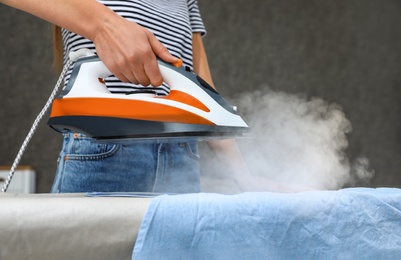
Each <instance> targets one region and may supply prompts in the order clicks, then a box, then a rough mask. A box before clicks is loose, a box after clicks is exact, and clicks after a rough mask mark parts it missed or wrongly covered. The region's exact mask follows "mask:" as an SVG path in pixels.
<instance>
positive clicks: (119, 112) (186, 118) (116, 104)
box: [50, 98, 215, 125]
mask: <svg viewBox="0 0 401 260" xmlns="http://www.w3.org/2000/svg"><path fill="white" fill-rule="evenodd" d="M58 116H102V117H117V118H128V119H139V120H148V121H160V122H177V123H185V124H204V125H215V124H214V123H213V122H211V121H209V120H207V119H205V118H203V117H201V116H199V115H196V114H194V113H191V112H187V111H185V110H182V109H180V108H176V107H171V106H167V105H164V104H157V103H150V102H146V101H142V100H129V99H117V98H62V99H56V100H54V101H53V106H52V111H51V114H50V117H58Z"/></svg>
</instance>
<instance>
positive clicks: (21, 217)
mask: <svg viewBox="0 0 401 260" xmlns="http://www.w3.org/2000/svg"><path fill="white" fill-rule="evenodd" d="M400 201H401V189H389V188H381V189H370V188H350V189H344V190H339V191H310V192H301V193H294V194H281V193H272V192H264V193H252V192H251V193H242V194H237V195H222V194H213V193H199V194H182V195H162V196H156V197H154V198H153V197H148V198H141V197H137V196H134V197H133V196H132V194H116V195H113V194H92V197H88V196H86V195H85V194H74V195H73V194H35V195H16V194H1V195H0V259H7V260H13V259H33V260H36V259H61V260H63V259H77V260H79V259H100V260H102V259H131V257H132V255H133V259H141V260H142V259H191V260H193V259H209V258H210V259H401V225H400V223H401V202H400ZM227 257H228V258H227ZM383 257H384V258H383Z"/></svg>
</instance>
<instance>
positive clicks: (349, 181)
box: [203, 87, 374, 192]
mask: <svg viewBox="0 0 401 260" xmlns="http://www.w3.org/2000/svg"><path fill="white" fill-rule="evenodd" d="M232 103H233V104H236V105H237V106H238V108H239V112H240V114H241V116H242V117H243V118H244V119H245V121H246V122H247V123H248V124H249V125H250V127H251V129H252V137H251V138H246V139H238V140H237V142H238V144H239V146H240V149H241V152H242V154H243V156H244V159H245V161H246V163H247V167H248V169H249V171H250V173H251V175H253V176H258V177H266V178H268V179H270V180H274V181H278V182H283V183H287V184H295V185H302V186H308V187H311V188H313V189H339V188H342V187H344V186H353V185H355V184H361V183H367V182H368V181H369V180H370V179H371V178H372V177H373V174H374V171H373V170H371V169H369V161H368V159H366V158H357V159H355V160H354V161H352V162H351V161H350V160H349V159H348V157H347V155H346V149H347V147H348V141H347V135H346V134H347V133H349V132H350V131H351V130H352V128H351V123H350V122H349V120H348V119H347V118H346V117H345V115H344V113H343V111H342V109H341V107H340V106H339V105H337V104H328V103H327V102H325V101H324V100H322V99H320V98H313V99H307V98H306V97H305V96H302V95H293V94H288V93H284V92H275V91H273V90H270V89H269V88H267V87H264V88H263V91H262V90H257V91H255V92H252V93H246V94H242V95H241V97H240V98H237V99H236V100H235V101H233V102H232ZM206 160H207V162H205V163H206V164H207V167H206V171H207V172H209V173H208V174H206V175H205V176H204V178H203V185H204V187H203V188H204V189H205V190H207V191H217V192H219V191H222V192H233V190H232V187H230V185H231V184H230V182H229V178H228V176H229V173H222V170H221V167H219V166H218V165H216V164H218V162H217V161H214V162H213V159H212V158H207V159H206ZM219 168H220V170H219V171H218V173H217V174H216V169H219Z"/></svg>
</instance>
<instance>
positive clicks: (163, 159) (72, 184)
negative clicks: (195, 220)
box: [52, 133, 200, 193]
mask: <svg viewBox="0 0 401 260" xmlns="http://www.w3.org/2000/svg"><path fill="white" fill-rule="evenodd" d="M198 159H199V155H198V145H197V142H196V141H190V142H163V140H154V141H146V142H135V143H133V144H130V145H120V144H118V145H117V144H108V143H98V142H94V140H93V139H91V138H88V137H85V136H84V135H81V134H76V133H75V134H74V133H69V134H65V135H64V143H63V148H62V150H61V152H60V157H59V161H58V167H57V173H56V178H55V180H54V184H53V187H52V192H53V193H60V192H168V193H186V192H199V191H200V176H199V175H200V174H199V160H198Z"/></svg>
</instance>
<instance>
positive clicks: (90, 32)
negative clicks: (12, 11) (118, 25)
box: [0, 0, 118, 41]
mask: <svg viewBox="0 0 401 260" xmlns="http://www.w3.org/2000/svg"><path fill="white" fill-rule="evenodd" d="M0 1H1V2H2V3H4V4H6V5H9V6H11V7H14V8H17V9H20V10H22V11H25V12H27V13H30V14H32V15H34V16H37V17H39V18H41V19H44V20H46V21H48V22H50V23H53V24H56V25H58V26H60V27H63V28H66V29H68V30H70V31H73V32H75V33H77V34H79V35H82V36H84V37H85V38H88V39H90V40H92V41H93V40H94V38H95V37H96V33H97V32H99V29H101V28H103V27H104V26H107V24H108V23H111V22H112V21H113V20H114V19H116V18H118V15H117V14H115V13H114V12H113V11H112V10H110V9H109V8H107V7H106V6H104V5H102V4H100V3H98V2H97V1H95V0H0ZM110 26H112V25H110Z"/></svg>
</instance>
